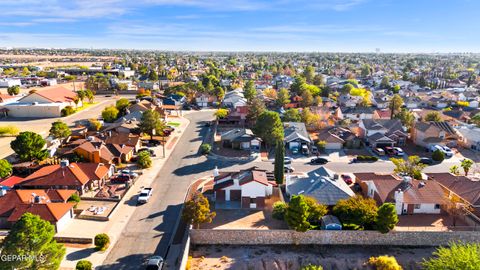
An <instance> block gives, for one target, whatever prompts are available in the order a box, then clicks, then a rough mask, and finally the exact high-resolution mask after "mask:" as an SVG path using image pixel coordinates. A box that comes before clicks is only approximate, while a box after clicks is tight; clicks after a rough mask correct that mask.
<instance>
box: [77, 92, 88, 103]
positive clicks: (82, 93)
mask: <svg viewBox="0 0 480 270" xmlns="http://www.w3.org/2000/svg"><path fill="white" fill-rule="evenodd" d="M77 97H78V99H79V100H81V101H82V103H83V100H84V99H85V98H86V97H87V94H86V93H85V91H82V90H79V91H77Z"/></svg>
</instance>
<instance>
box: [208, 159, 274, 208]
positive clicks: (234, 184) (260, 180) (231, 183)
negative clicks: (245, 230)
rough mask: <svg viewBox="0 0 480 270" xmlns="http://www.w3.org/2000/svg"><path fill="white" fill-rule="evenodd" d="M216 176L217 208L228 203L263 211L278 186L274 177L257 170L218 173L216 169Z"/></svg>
mask: <svg viewBox="0 0 480 270" xmlns="http://www.w3.org/2000/svg"><path fill="white" fill-rule="evenodd" d="M214 176H215V178H214V186H213V191H214V196H215V207H221V205H222V204H225V203H227V204H230V205H231V206H237V207H239V208H258V209H262V208H264V207H265V199H266V198H267V197H269V196H271V195H272V193H273V187H275V186H276V183H275V181H274V179H273V176H272V175H270V174H268V173H267V172H266V171H264V170H259V169H257V168H251V169H247V170H241V171H239V172H218V169H216V170H215V171H214Z"/></svg>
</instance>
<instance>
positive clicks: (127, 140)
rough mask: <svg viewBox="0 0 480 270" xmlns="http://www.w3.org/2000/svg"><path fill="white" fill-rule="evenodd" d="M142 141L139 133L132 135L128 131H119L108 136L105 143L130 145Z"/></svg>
mask: <svg viewBox="0 0 480 270" xmlns="http://www.w3.org/2000/svg"><path fill="white" fill-rule="evenodd" d="M139 141H140V136H138V135H131V134H127V133H118V134H115V135H114V136H111V137H107V138H106V139H105V143H107V144H109V143H110V144H118V145H121V144H125V145H128V146H136V145H137V144H138V142H139Z"/></svg>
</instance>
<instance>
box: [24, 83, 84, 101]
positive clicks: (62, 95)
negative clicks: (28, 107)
mask: <svg viewBox="0 0 480 270" xmlns="http://www.w3.org/2000/svg"><path fill="white" fill-rule="evenodd" d="M35 94H36V95H39V96H42V97H44V98H46V99H48V100H51V101H52V102H71V101H73V100H74V99H75V98H76V97H77V94H76V93H75V92H73V91H70V90H68V89H67V88H65V87H63V86H55V87H49V88H48V89H43V90H39V91H36V92H35V93H32V94H30V95H35Z"/></svg>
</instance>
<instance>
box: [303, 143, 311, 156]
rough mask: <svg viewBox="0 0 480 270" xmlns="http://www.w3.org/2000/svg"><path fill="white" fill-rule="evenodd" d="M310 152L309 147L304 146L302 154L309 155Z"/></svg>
mask: <svg viewBox="0 0 480 270" xmlns="http://www.w3.org/2000/svg"><path fill="white" fill-rule="evenodd" d="M308 153H309V151H308V146H307V145H305V144H304V145H302V154H304V155H308Z"/></svg>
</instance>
